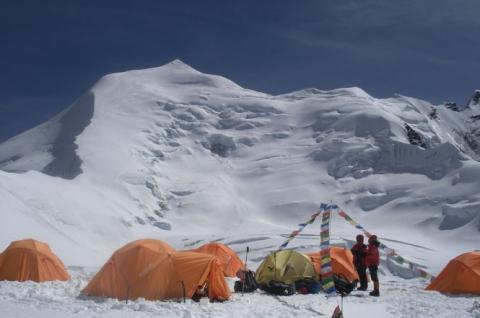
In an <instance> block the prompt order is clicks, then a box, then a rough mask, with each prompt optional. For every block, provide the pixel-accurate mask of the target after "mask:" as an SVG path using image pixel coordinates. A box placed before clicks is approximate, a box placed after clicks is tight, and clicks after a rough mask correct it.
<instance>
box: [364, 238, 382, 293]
mask: <svg viewBox="0 0 480 318" xmlns="http://www.w3.org/2000/svg"><path fill="white" fill-rule="evenodd" d="M379 245H380V242H379V241H378V239H377V236H376V235H372V236H370V238H369V239H368V248H367V257H366V259H365V260H366V263H367V267H368V271H369V272H370V277H371V279H372V281H373V291H372V292H371V293H370V296H376V297H378V296H380V284H379V282H378V265H380V255H379V253H378V246H379Z"/></svg>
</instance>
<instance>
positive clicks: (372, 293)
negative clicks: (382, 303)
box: [370, 289, 380, 297]
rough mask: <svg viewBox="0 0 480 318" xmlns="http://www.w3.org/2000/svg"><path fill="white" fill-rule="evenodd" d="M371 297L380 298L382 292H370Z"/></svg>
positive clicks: (376, 290)
mask: <svg viewBox="0 0 480 318" xmlns="http://www.w3.org/2000/svg"><path fill="white" fill-rule="evenodd" d="M370 296H374V297H380V291H379V290H378V289H374V290H373V291H371V292H370Z"/></svg>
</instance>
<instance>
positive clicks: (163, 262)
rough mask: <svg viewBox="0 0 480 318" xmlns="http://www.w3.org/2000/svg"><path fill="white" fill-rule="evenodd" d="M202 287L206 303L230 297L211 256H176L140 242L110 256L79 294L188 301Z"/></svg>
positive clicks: (156, 245)
mask: <svg viewBox="0 0 480 318" xmlns="http://www.w3.org/2000/svg"><path fill="white" fill-rule="evenodd" d="M205 283H206V284H207V285H208V297H209V298H210V299H215V300H227V299H228V298H229V297H230V289H229V288H228V285H227V283H226V282H225V277H224V275H223V273H222V266H221V264H220V261H219V260H218V259H217V258H216V257H215V256H213V255H207V254H201V253H193V252H177V251H175V250H174V249H173V247H171V246H170V245H168V244H166V243H164V242H162V241H159V240H153V239H144V240H138V241H134V242H131V243H129V244H127V245H125V246H124V247H122V248H121V249H119V250H117V251H116V252H115V253H113V255H112V256H111V257H110V259H109V260H108V261H107V263H106V264H105V265H104V266H103V267H102V269H100V271H99V272H98V273H97V274H96V275H95V276H94V277H93V279H92V280H91V281H90V282H89V283H88V285H87V287H85V289H84V290H83V291H82V292H83V293H84V294H85V295H89V296H102V297H112V298H118V299H137V298H140V297H142V298H145V299H148V300H159V299H172V298H182V297H183V296H185V297H188V298H191V297H192V296H193V295H194V293H195V291H196V290H197V288H198V287H199V286H203V285H204V284H205Z"/></svg>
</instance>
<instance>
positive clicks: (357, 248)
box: [350, 234, 368, 290]
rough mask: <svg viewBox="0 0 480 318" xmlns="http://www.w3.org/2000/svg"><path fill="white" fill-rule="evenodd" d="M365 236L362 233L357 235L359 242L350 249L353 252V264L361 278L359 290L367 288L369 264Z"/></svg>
mask: <svg viewBox="0 0 480 318" xmlns="http://www.w3.org/2000/svg"><path fill="white" fill-rule="evenodd" d="M363 240H364V237H363V235H362V234H358V235H357V243H356V244H355V245H353V247H352V249H351V250H350V251H351V252H352V254H353V265H354V266H355V269H356V270H357V273H358V277H359V278H360V287H358V288H357V290H367V288H368V281H367V265H366V260H365V257H366V256H367V245H365V244H363Z"/></svg>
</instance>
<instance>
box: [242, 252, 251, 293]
mask: <svg viewBox="0 0 480 318" xmlns="http://www.w3.org/2000/svg"><path fill="white" fill-rule="evenodd" d="M248 252H250V248H249V247H248V245H247V252H246V253H245V265H244V266H243V284H242V296H243V293H244V291H245V283H246V282H247V261H248Z"/></svg>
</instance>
